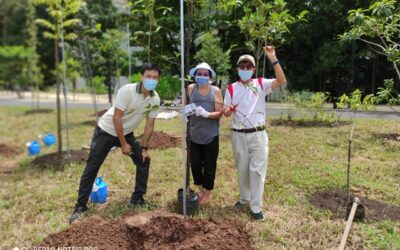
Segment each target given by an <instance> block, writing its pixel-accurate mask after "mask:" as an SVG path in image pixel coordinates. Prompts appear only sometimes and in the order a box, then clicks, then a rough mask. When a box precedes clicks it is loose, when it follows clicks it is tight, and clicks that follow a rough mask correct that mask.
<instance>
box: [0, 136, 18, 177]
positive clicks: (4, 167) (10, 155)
mask: <svg viewBox="0 0 400 250" xmlns="http://www.w3.org/2000/svg"><path fill="white" fill-rule="evenodd" d="M18 154H19V152H18V150H17V149H16V148H15V147H11V146H9V145H7V144H4V143H0V156H1V157H4V159H1V160H0V174H11V173H12V171H13V169H14V166H15V165H16V160H15V159H14V158H15V156H16V155H18Z"/></svg>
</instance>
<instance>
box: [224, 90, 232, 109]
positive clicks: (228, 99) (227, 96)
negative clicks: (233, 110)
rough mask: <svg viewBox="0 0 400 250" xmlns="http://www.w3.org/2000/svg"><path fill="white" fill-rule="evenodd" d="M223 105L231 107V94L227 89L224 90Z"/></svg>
mask: <svg viewBox="0 0 400 250" xmlns="http://www.w3.org/2000/svg"><path fill="white" fill-rule="evenodd" d="M224 105H225V106H231V105H232V97H231V94H230V93H229V90H228V88H226V90H225V96H224Z"/></svg>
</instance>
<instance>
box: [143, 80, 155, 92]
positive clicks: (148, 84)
mask: <svg viewBox="0 0 400 250" xmlns="http://www.w3.org/2000/svg"><path fill="white" fill-rule="evenodd" d="M157 83H158V81H157V80H153V79H143V87H144V88H145V89H146V90H148V91H152V90H154V89H155V88H156V87H157Z"/></svg>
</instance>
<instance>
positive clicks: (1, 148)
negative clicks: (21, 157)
mask: <svg viewBox="0 0 400 250" xmlns="http://www.w3.org/2000/svg"><path fill="white" fill-rule="evenodd" d="M17 154H18V151H17V150H16V149H15V147H11V146H9V145H7V144H3V143H0V155H1V156H3V157H5V158H12V157H13V156H15V155H17Z"/></svg>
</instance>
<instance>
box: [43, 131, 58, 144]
mask: <svg viewBox="0 0 400 250" xmlns="http://www.w3.org/2000/svg"><path fill="white" fill-rule="evenodd" d="M42 141H43V143H44V144H45V145H46V146H47V147H50V146H51V145H53V144H55V143H56V137H55V136H54V134H52V133H48V134H46V135H45V136H44V137H43V139H42Z"/></svg>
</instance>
